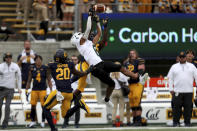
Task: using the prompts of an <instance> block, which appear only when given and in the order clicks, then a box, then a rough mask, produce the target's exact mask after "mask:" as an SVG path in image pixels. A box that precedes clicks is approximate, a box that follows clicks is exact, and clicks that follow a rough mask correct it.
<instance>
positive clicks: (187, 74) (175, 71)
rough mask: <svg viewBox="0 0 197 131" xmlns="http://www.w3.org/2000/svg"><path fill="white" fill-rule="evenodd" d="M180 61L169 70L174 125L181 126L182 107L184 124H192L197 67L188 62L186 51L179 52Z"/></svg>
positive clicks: (187, 125)
mask: <svg viewBox="0 0 197 131" xmlns="http://www.w3.org/2000/svg"><path fill="white" fill-rule="evenodd" d="M179 57H180V62H179V63H176V64H174V65H172V67H171V68H170V71H169V72H168V79H169V90H170V93H171V95H172V101H173V104H174V106H173V108H172V113H173V126H180V123H179V120H180V117H181V110H182V107H183V108H184V111H183V116H184V126H186V127H189V126H191V123H190V120H191V115H192V97H193V82H194V79H195V82H197V69H196V67H195V66H194V65H193V64H191V63H188V62H186V55H185V52H180V54H179Z"/></svg>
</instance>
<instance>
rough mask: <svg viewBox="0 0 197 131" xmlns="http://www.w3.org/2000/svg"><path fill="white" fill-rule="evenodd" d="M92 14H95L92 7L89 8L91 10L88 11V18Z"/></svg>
mask: <svg viewBox="0 0 197 131" xmlns="http://www.w3.org/2000/svg"><path fill="white" fill-rule="evenodd" d="M94 13H95V11H94V9H93V7H91V8H90V9H89V11H88V16H93V15H94Z"/></svg>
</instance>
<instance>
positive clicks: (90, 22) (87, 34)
mask: <svg viewBox="0 0 197 131" xmlns="http://www.w3.org/2000/svg"><path fill="white" fill-rule="evenodd" d="M93 13H94V11H93V8H90V9H89V12H88V20H87V25H86V30H85V33H84V35H83V36H82V38H81V39H80V45H83V44H84V42H85V41H86V40H87V39H88V37H89V34H90V31H91V27H92V15H93Z"/></svg>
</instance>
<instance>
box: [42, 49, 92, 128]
mask: <svg viewBox="0 0 197 131" xmlns="http://www.w3.org/2000/svg"><path fill="white" fill-rule="evenodd" d="M48 70H49V73H50V74H51V76H52V78H53V79H54V81H55V84H56V90H55V91H52V92H51V93H50V94H49V96H48V97H47V99H46V101H45V103H44V113H45V116H46V119H47V121H48V124H49V126H50V128H51V131H57V128H55V126H54V124H53V121H52V116H51V113H50V109H51V108H53V107H54V106H55V105H57V104H58V102H60V101H61V102H62V105H61V113H62V117H63V118H64V117H70V112H69V111H68V110H69V109H70V106H71V101H72V99H73V97H75V96H73V93H72V88H71V81H70V79H71V75H72V74H74V75H78V76H80V77H81V76H84V75H87V74H88V73H90V71H91V68H89V69H87V70H86V71H85V72H80V71H77V70H76V69H75V67H74V63H73V62H71V61H70V60H69V59H68V58H67V54H66V52H64V50H63V49H59V50H57V51H56V54H55V56H54V62H52V63H49V64H48ZM75 107H76V108H79V107H81V108H83V109H84V110H85V111H86V112H87V113H89V108H88V106H87V105H86V104H85V102H84V101H83V100H82V99H80V100H79V104H78V105H75Z"/></svg>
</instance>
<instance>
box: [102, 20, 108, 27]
mask: <svg viewBox="0 0 197 131" xmlns="http://www.w3.org/2000/svg"><path fill="white" fill-rule="evenodd" d="M108 22H109V18H106V19H103V26H104V27H105V28H106V27H107V25H108Z"/></svg>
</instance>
